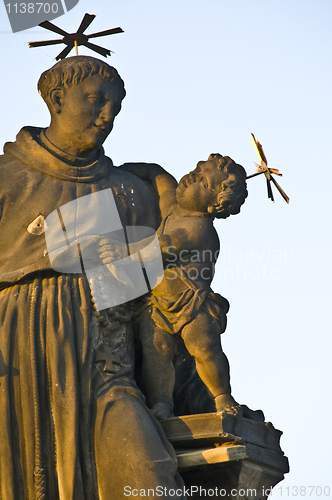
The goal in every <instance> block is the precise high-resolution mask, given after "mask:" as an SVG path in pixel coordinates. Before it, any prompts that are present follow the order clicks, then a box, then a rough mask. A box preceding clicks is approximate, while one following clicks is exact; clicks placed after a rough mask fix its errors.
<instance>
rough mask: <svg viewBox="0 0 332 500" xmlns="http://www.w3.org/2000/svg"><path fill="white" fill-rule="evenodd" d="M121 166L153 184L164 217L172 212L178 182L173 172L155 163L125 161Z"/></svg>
mask: <svg viewBox="0 0 332 500" xmlns="http://www.w3.org/2000/svg"><path fill="white" fill-rule="evenodd" d="M121 168H124V169H125V170H127V171H128V172H130V173H132V174H134V175H136V176H137V177H139V178H140V179H142V180H143V181H147V182H149V183H150V184H151V186H152V188H153V190H154V191H155V192H156V194H157V195H158V196H159V207H160V212H161V217H162V218H163V219H164V218H165V217H167V215H169V214H170V213H171V212H172V208H173V207H174V206H175V205H176V196H175V190H176V187H177V185H178V183H177V181H176V180H175V179H174V177H173V176H172V175H171V174H169V173H168V172H166V170H164V169H163V168H162V167H161V166H160V165H157V164H155V163H124V164H123V165H121Z"/></svg>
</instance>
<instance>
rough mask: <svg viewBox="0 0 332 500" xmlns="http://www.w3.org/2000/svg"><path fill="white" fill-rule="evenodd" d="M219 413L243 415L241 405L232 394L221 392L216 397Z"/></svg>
mask: <svg viewBox="0 0 332 500" xmlns="http://www.w3.org/2000/svg"><path fill="white" fill-rule="evenodd" d="M214 401H215V404H216V409H217V413H229V414H230V415H242V413H243V410H242V408H241V405H239V403H237V402H236V401H235V399H234V398H233V396H231V395H230V394H221V395H220V396H217V397H216V398H214Z"/></svg>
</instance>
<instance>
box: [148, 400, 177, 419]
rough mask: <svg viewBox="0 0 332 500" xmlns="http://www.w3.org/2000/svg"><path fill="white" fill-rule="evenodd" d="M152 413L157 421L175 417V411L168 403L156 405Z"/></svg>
mask: <svg viewBox="0 0 332 500" xmlns="http://www.w3.org/2000/svg"><path fill="white" fill-rule="evenodd" d="M151 413H152V415H153V416H154V417H155V418H156V419H157V420H164V419H165V418H171V417H174V414H173V409H172V408H171V407H170V405H168V404H167V403H156V404H155V405H153V406H152V408H151Z"/></svg>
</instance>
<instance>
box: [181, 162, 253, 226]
mask: <svg viewBox="0 0 332 500" xmlns="http://www.w3.org/2000/svg"><path fill="white" fill-rule="evenodd" d="M245 179H246V171H245V170H244V168H243V167H241V165H238V164H236V163H235V162H234V161H233V160H232V159H231V158H229V157H228V156H225V157H223V156H221V155H220V154H211V155H210V156H209V158H208V160H207V161H200V162H198V164H197V167H196V169H195V170H194V171H193V172H191V173H190V174H188V175H185V176H184V177H183V178H182V179H181V180H180V182H179V186H178V188H177V191H176V197H177V202H178V205H179V206H181V207H182V208H185V209H187V210H191V211H196V212H206V213H209V214H211V215H212V216H213V217H217V218H218V219H226V217H229V215H232V214H237V213H239V212H240V207H241V205H243V203H244V201H245V199H246V197H247V195H248V193H247V188H246V180H245Z"/></svg>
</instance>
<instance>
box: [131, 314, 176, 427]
mask: <svg viewBox="0 0 332 500" xmlns="http://www.w3.org/2000/svg"><path fill="white" fill-rule="evenodd" d="M140 338H141V342H142V354H143V363H142V377H143V382H144V385H145V388H146V393H147V399H148V404H149V405H150V407H151V408H152V412H153V413H154V415H155V417H156V418H158V419H159V420H161V419H163V418H168V417H172V416H173V390H174V381H175V370H174V366H173V358H174V354H175V351H176V346H177V343H178V339H177V338H176V337H175V336H174V335H171V334H170V333H168V332H165V331H164V330H162V329H161V328H159V327H158V326H157V325H156V324H155V323H154V322H153V321H152V319H151V316H150V313H149V312H146V313H143V314H142V316H141V318H140Z"/></svg>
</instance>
